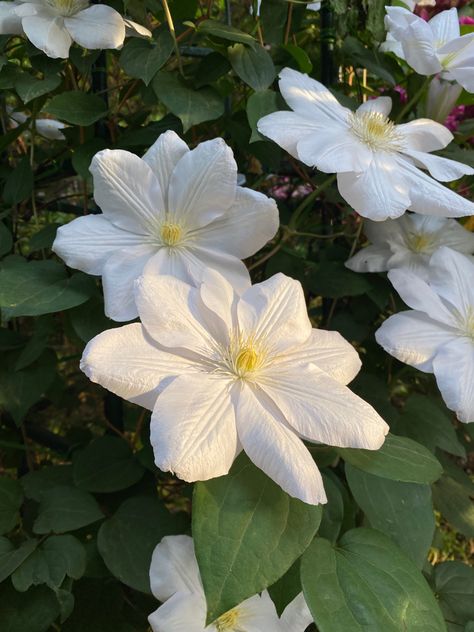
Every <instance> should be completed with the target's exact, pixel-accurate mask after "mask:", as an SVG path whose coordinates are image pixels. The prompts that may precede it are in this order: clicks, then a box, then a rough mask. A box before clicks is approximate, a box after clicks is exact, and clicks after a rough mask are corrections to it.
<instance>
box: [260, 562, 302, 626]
mask: <svg viewBox="0 0 474 632" xmlns="http://www.w3.org/2000/svg"><path fill="white" fill-rule="evenodd" d="M268 592H269V593H270V597H271V598H272V601H273V603H274V604H275V608H276V610H277V612H278V616H281V614H282V612H283V610H284V609H285V608H286V606H287V605H288V604H289V603H290V602H291V601H293V599H294V598H295V597H296V596H297V595H298V594H299V593H300V592H301V579H300V560H296V562H295V563H294V564H293V566H291V567H290V569H289V570H288V571H287V572H286V573H285V574H284V575H283V577H280V579H279V580H278V581H277V582H275V583H274V584H272V586H269V588H268ZM288 632H291V631H290V630H288ZM298 632H300V631H299V630H298ZM301 632H303V630H301Z"/></svg>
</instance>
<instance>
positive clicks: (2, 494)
mask: <svg viewBox="0 0 474 632" xmlns="http://www.w3.org/2000/svg"><path fill="white" fill-rule="evenodd" d="M22 502H23V490H22V489H21V485H20V483H19V482H18V481H17V480H14V479H12V478H7V477H5V476H3V477H2V478H0V534H3V533H8V532H9V531H11V530H12V529H13V527H15V526H16V524H17V523H18V521H19V520H20V513H19V509H20V507H21V504H22Z"/></svg>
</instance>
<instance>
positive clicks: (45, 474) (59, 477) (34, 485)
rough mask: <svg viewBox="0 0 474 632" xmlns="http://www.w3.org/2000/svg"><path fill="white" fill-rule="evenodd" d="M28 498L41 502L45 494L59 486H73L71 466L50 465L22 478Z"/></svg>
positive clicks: (22, 484)
mask: <svg viewBox="0 0 474 632" xmlns="http://www.w3.org/2000/svg"><path fill="white" fill-rule="evenodd" d="M20 483H21V486H22V487H23V491H24V492H25V496H26V497H27V498H32V499H33V500H36V501H37V502H39V501H40V500H41V497H42V495H43V494H44V492H47V491H48V490H50V489H51V488H52V487H57V486H58V485H72V466H71V465H49V466H43V467H42V468H41V469H40V470H34V471H33V472H28V473H27V474H25V475H24V476H22V477H21V478H20Z"/></svg>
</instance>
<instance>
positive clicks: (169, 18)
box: [161, 0, 184, 76]
mask: <svg viewBox="0 0 474 632" xmlns="http://www.w3.org/2000/svg"><path fill="white" fill-rule="evenodd" d="M161 2H162V4H163V9H164V11H165V16H166V21H167V22H168V27H169V30H170V33H171V37H172V38H173V42H174V50H175V52H176V59H177V60H178V68H179V72H180V73H181V75H183V76H184V72H183V62H182V60H181V54H180V52H179V44H178V40H177V39H176V31H175V28H174V22H173V16H172V15H171V11H170V8H169V6H168V0H161Z"/></svg>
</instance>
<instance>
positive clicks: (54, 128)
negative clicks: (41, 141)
mask: <svg viewBox="0 0 474 632" xmlns="http://www.w3.org/2000/svg"><path fill="white" fill-rule="evenodd" d="M9 116H10V119H11V125H12V127H17V126H18V125H21V124H22V123H25V122H26V121H27V120H28V117H27V116H26V114H24V113H23V112H10V113H9ZM65 128H66V125H64V123H61V122H60V121H55V120H54V119H42V118H39V119H36V120H35V130H36V133H37V134H39V135H40V136H43V138H47V139H48V140H66V137H65V136H64V134H63V133H62V132H61V130H62V129H65Z"/></svg>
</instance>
